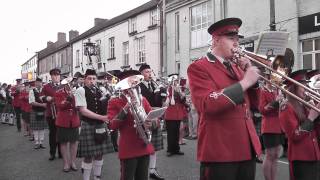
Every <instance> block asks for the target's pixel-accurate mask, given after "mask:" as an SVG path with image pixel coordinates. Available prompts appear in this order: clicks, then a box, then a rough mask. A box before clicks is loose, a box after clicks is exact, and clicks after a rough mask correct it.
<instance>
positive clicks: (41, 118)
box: [30, 111, 48, 130]
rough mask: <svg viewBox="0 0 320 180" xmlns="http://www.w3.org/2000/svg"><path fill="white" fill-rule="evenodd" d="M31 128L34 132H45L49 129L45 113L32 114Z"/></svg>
mask: <svg viewBox="0 0 320 180" xmlns="http://www.w3.org/2000/svg"><path fill="white" fill-rule="evenodd" d="M30 128H31V129H32V130H44V129H47V128H48V123H47V121H46V118H45V112H38V115H36V112H35V111H31V112H30Z"/></svg>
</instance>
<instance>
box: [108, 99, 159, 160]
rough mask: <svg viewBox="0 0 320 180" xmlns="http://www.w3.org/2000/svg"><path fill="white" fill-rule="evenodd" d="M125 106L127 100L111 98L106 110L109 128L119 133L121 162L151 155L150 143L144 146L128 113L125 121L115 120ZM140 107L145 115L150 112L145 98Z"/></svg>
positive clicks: (151, 146) (152, 150)
mask: <svg viewBox="0 0 320 180" xmlns="http://www.w3.org/2000/svg"><path fill="white" fill-rule="evenodd" d="M126 104H127V100H126V99H125V98H112V99H111V100H110V101H109V104H108V109H107V113H108V119H110V123H109V128H110V129H113V130H115V129H119V131H120V139H119V154H118V156H119V159H120V160H123V159H129V158H135V157H140V156H144V155H150V154H153V153H154V148H153V145H152V144H151V143H149V144H148V145H145V143H144V142H143V140H142V139H141V138H140V137H139V134H138V133H137V131H136V129H135V128H134V118H133V116H132V114H131V113H130V111H129V112H128V114H127V118H126V119H125V120H116V119H115V117H116V116H117V115H118V114H119V113H120V112H121V111H122V109H123V107H124V106H125V105H126ZM142 105H143V107H144V109H145V111H146V113H148V112H150V111H151V106H150V105H149V103H148V101H147V100H146V99H145V98H143V101H142Z"/></svg>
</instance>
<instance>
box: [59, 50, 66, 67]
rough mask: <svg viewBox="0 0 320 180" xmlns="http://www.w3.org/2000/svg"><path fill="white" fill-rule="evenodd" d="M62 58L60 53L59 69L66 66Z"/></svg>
mask: <svg viewBox="0 0 320 180" xmlns="http://www.w3.org/2000/svg"><path fill="white" fill-rule="evenodd" d="M63 57H64V56H63V52H62V53H61V54H60V62H59V67H62V65H64V64H66V63H65V60H64V58H63Z"/></svg>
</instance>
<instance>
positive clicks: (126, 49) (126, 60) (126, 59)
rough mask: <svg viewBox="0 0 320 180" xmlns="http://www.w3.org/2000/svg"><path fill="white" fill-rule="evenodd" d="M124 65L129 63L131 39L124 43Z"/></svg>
mask: <svg viewBox="0 0 320 180" xmlns="http://www.w3.org/2000/svg"><path fill="white" fill-rule="evenodd" d="M122 56H123V65H124V66H127V65H129V41H126V42H123V43H122Z"/></svg>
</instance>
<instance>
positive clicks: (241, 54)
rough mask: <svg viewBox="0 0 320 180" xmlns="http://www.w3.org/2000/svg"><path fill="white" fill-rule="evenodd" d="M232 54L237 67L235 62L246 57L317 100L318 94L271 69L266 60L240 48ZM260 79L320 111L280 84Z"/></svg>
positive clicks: (319, 95) (270, 64)
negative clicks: (302, 89)
mask: <svg viewBox="0 0 320 180" xmlns="http://www.w3.org/2000/svg"><path fill="white" fill-rule="evenodd" d="M232 52H234V54H235V58H234V59H233V63H235V64H237V65H239V63H238V62H237V60H238V59H239V58H240V57H246V58H247V59H249V60H250V61H252V62H254V63H256V64H258V65H260V66H262V67H264V68H265V69H268V70H270V71H271V72H272V73H275V74H276V75H278V76H280V77H281V78H284V79H286V80H288V81H290V82H292V83H293V84H295V85H297V86H299V87H302V88H304V89H305V90H306V91H307V92H308V93H310V94H312V96H309V97H310V98H311V99H314V97H316V98H317V99H319V98H320V94H319V93H317V92H316V91H314V90H313V89H311V88H309V87H307V86H305V85H303V84H301V83H300V82H298V81H296V80H294V79H292V78H290V77H288V76H287V75H286V74H283V73H282V72H279V71H277V70H275V69H273V68H272V63H270V61H268V60H267V59H266V58H264V57H262V56H259V55H257V54H254V53H252V52H249V51H246V50H244V49H240V48H235V49H232ZM260 78H261V79H263V80H264V81H266V82H268V83H270V84H272V85H273V86H275V87H276V88H278V89H279V90H281V91H282V92H284V93H285V94H286V95H289V96H291V97H292V98H294V99H296V100H297V101H299V102H301V103H302V104H303V105H305V106H307V107H309V108H311V109H314V110H315V111H317V112H319V113H320V109H319V108H317V107H316V106H314V105H311V104H310V103H309V102H307V101H305V100H303V99H302V98H300V97H298V96H297V95H295V94H293V93H291V92H290V91H288V90H286V89H285V88H283V87H281V85H280V84H277V83H274V82H272V81H270V80H269V79H267V78H265V77H264V76H262V75H260Z"/></svg>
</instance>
